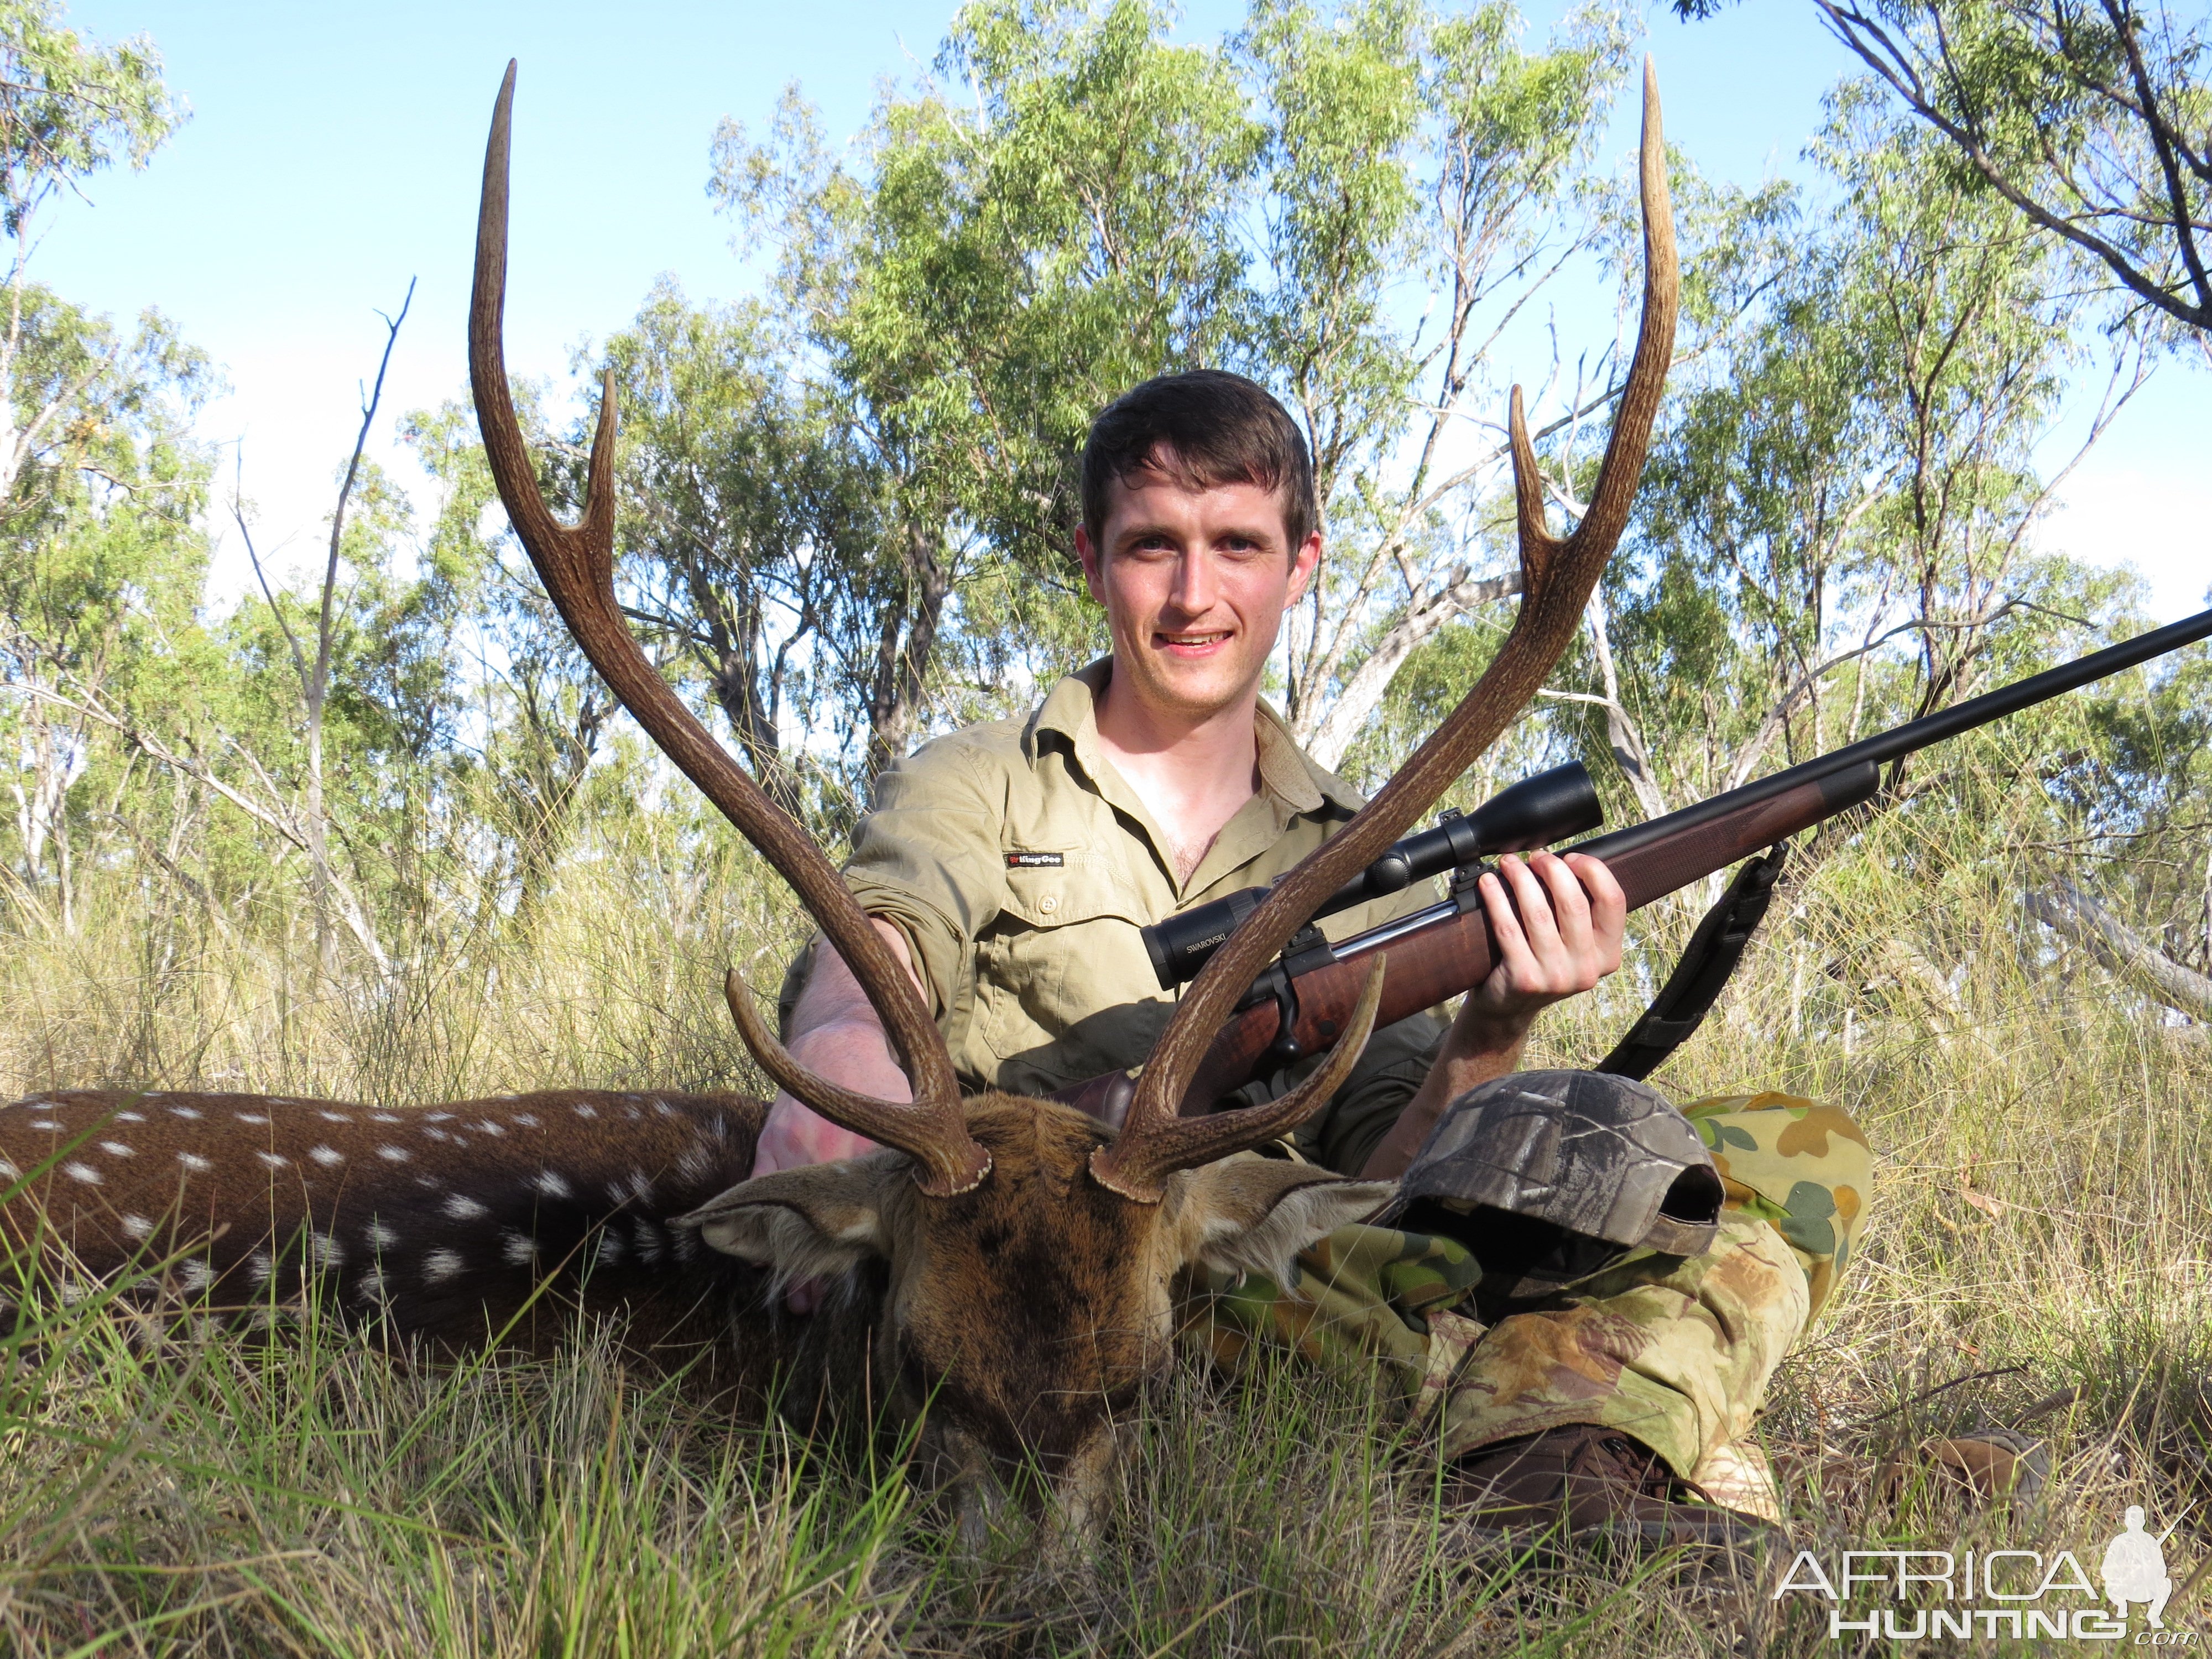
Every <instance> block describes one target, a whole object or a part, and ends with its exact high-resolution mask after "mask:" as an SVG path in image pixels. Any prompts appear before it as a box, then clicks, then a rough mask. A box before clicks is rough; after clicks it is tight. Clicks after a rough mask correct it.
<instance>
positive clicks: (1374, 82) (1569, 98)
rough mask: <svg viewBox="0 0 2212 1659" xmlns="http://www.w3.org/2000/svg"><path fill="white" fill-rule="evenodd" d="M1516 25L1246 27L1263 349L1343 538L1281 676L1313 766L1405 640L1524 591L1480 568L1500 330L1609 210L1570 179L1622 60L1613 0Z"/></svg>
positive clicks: (1398, 8) (1328, 752)
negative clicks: (1555, 19)
mask: <svg viewBox="0 0 2212 1659" xmlns="http://www.w3.org/2000/svg"><path fill="white" fill-rule="evenodd" d="M1520 28H1521V20H1520V18H1519V15H1518V14H1517V13H1516V12H1515V11H1514V10H1513V9H1511V8H1510V7H1509V6H1506V5H1504V4H1497V3H1492V4H1486V5H1480V6H1478V7H1475V8H1474V9H1469V10H1467V11H1464V12H1450V11H1443V10H1438V9H1431V8H1428V7H1425V6H1419V5H1413V4H1401V3H1375V4H1369V5H1364V6H1359V7H1355V8H1352V9H1348V10H1347V11H1346V12H1345V13H1344V14H1343V15H1340V16H1337V17H1329V16H1327V15H1323V14H1322V13H1320V12H1318V11H1316V9H1312V8H1310V7H1307V6H1303V5H1299V6H1279V5H1273V4H1263V5H1262V6H1261V7H1259V8H1257V9H1255V12H1254V15H1253V16H1252V18H1251V20H1250V22H1249V25H1248V27H1247V28H1246V30H1245V31H1244V33H1243V34H1242V35H1241V36H1240V37H1239V38H1238V39H1237V41H1235V42H1234V43H1233V45H1232V51H1233V52H1235V53H1236V56H1237V59H1238V61H1239V63H1240V65H1241V67H1242V69H1243V74H1244V76H1245V79H1246V82H1247V84H1248V85H1249V87H1250V88H1252V94H1253V97H1254V100H1255V104H1256V105H1257V106H1258V107H1260V108H1261V109H1262V110H1264V111H1265V112H1267V117H1266V118H1267V124H1268V133H1267V147H1266V149H1265V152H1264V167H1265V171H1264V173H1263V175H1262V177H1261V179H1260V180H1259V189H1258V197H1257V202H1258V207H1259V212H1260V216H1261V221H1262V223H1263V224H1264V227H1265V231H1264V235H1263V237H1262V239H1261V249H1260V257H1259V258H1258V259H1257V260H1256V261H1255V271H1254V276H1253V280H1252V283H1251V286H1252V289H1253V294H1252V299H1251V302H1250V311H1251V314H1252V317H1253V327H1252V330H1251V335H1250V338H1249V346H1248V349H1249V362H1250V363H1251V366H1252V368H1253V369H1254V371H1255V373H1256V374H1258V375H1259V377H1260V378H1261V379H1262V380H1269V381H1271V382H1273V383H1274V384H1276V385H1278V386H1280V387H1281V388H1282V390H1283V391H1284V392H1285V394H1286V396H1287V398H1288V399H1289V401H1290V403H1291V407H1292V409H1293V410H1296V411H1297V414H1298V415H1299V416H1300V418H1301V419H1302V421H1303V422H1304V425H1305V427H1306V428H1307V431H1308V434H1309V435H1310V438H1311V441H1312V443H1313V447H1314V457H1315V464H1316V487H1317V489H1318V492H1319V494H1320V496H1321V500H1322V509H1323V515H1324V518H1325V519H1326V520H1327V523H1328V533H1329V538H1330V544H1331V553H1330V556H1329V561H1328V566H1327V568H1326V569H1325V572H1324V574H1323V576H1322V580H1319V581H1317V582H1316V585H1315V587H1314V592H1313V597H1312V599H1311V600H1310V602H1309V604H1308V605H1307V607H1306V608H1305V611H1304V617H1303V626H1302V627H1301V628H1300V629H1297V630H1296V631H1295V632H1294V635H1293V637H1292V639H1291V643H1290V646H1289V648H1288V653H1287V655H1288V672H1287V676H1286V684H1285V702H1286V705H1287V706H1286V711H1285V712H1286V713H1287V714H1289V716H1290V718H1291V727H1292V730H1293V731H1294V732H1296V733H1297V735H1298V736H1299V737H1300V738H1301V739H1302V740H1303V741H1304V742H1305V744H1307V746H1308V747H1309V748H1310V750H1311V751H1312V752H1313V753H1314V754H1315V756H1316V757H1317V758H1318V759H1320V760H1321V762H1322V763H1323V764H1324V765H1335V764H1337V763H1340V761H1341V759H1342V758H1343V757H1344V756H1345V754H1346V750H1348V748H1349V746H1350V744H1351V742H1352V738H1353V736H1354V735H1355V734H1356V733H1357V732H1358V731H1359V730H1360V728H1361V727H1362V726H1364V724H1365V723H1366V722H1367V720H1368V719H1369V717H1370V714H1372V713H1373V711H1374V709H1375V708H1376V705H1377V704H1378V703H1379V702H1381V701H1382V698H1383V695H1384V693H1385V691H1386V690H1387V689H1388V688H1389V684H1390V683H1391V681H1392V679H1393V678H1395V675H1396V674H1397V672H1398V671H1399V668H1400V667H1401V665H1402V664H1403V663H1404V662H1405V660H1406V659H1407V657H1408V656H1409V655H1410V654H1411V653H1413V651H1414V650H1416V649H1418V648H1419V647H1420V646H1421V644H1422V643H1423V642H1424V641H1426V640H1428V639H1430V638H1431V637H1432V636H1433V635H1435V634H1436V632H1437V629H1440V628H1442V627H1443V625H1444V624H1446V623H1449V622H1451V621H1453V620H1454V619H1455V618H1456V617H1461V616H1463V615H1465V614H1467V613H1468V612H1469V611H1473V610H1474V609H1475V608H1476V607H1478V606H1480V605H1483V604H1485V603H1487V602H1489V601H1492V600H1496V599H1502V598H1504V596H1505V595H1507V594H1509V593H1510V592H1512V591H1513V581H1512V579H1511V578H1510V576H1503V577H1497V578H1492V579H1489V580H1485V579H1484V578H1483V577H1482V576H1481V575H1480V574H1477V573H1475V571H1474V566H1475V565H1476V564H1477V563H1478V562H1481V560H1482V553H1481V548H1482V544H1483V526H1484V518H1485V508H1486V507H1487V506H1488V502H1487V501H1486V495H1487V494H1488V493H1489V491H1490V490H1491V489H1492V486H1493V484H1494V479H1495V471H1496V468H1497V465H1498V462H1499V461H1500V460H1501V459H1502V456H1503V447H1502V442H1501V433H1502V425H1503V422H1502V421H1500V420H1499V418H1498V416H1500V414H1501V413H1502V408H1501V405H1502V399H1503V392H1504V388H1503V386H1501V385H1499V384H1498V381H1497V380H1496V377H1495V376H1494V374H1492V372H1491V371H1492V363H1491V362H1490V353H1491V350H1492V347H1493V346H1494V345H1495V343H1496V341H1497V338H1498V332H1499V331H1500V329H1501V328H1502V327H1503V326H1504V325H1505V324H1506V323H1507V322H1508V321H1509V320H1510V319H1511V318H1512V317H1513V316H1514V315H1516V313H1518V312H1520V311H1521V310H1522V309H1523V308H1524V307H1527V306H1528V304H1529V302H1530V301H1531V300H1532V299H1533V298H1534V295H1535V294H1536V291H1537V290H1538V289H1540V288H1541V285H1542V284H1543V283H1544V282H1545V281H1547V279H1548V278H1549V277H1550V276H1553V275H1554V274H1555V273H1556V272H1557V271H1558V270H1559V268H1560V267H1561V265H1562V264H1564V263H1565V261H1566V260H1567V259H1568V258H1571V257H1572V256H1573V255H1574V254H1575V253H1576V252H1578V251H1580V250H1581V249H1582V248H1583V247H1584V246H1586V245H1587V244H1588V243H1589V240H1590V239H1591V238H1592V236H1593V235H1594V234H1595V231H1596V230H1597V228H1598V222H1597V219H1596V216H1595V215H1594V214H1593V213H1591V212H1589V210H1588V207H1589V204H1588V203H1587V202H1586V201H1584V200H1583V199H1580V192H1578V191H1577V185H1578V184H1579V183H1581V182H1583V173H1584V169H1585V168H1586V167H1587V166H1588V165H1589V162H1590V161H1591V159H1592V155H1593V152H1594V149H1595V144H1596V142H1597V138H1598V136H1599V133H1600V131H1601V123H1602V118H1603V117H1604V115H1605V114H1606V113H1607V108H1608V101H1609V99H1610V96H1611V94H1613V92H1614V91H1615V90H1616V89H1617V88H1618V86H1619V83H1620V78H1621V76H1622V73H1623V71H1624V70H1625V69H1626V64H1627V58H1628V52H1627V46H1628V40H1627V36H1626V31H1625V28H1624V27H1623V26H1622V24H1621V23H1620V20H1619V19H1618V18H1617V17H1616V16H1615V15H1613V14H1611V13H1608V12H1604V11H1600V10H1589V11H1585V12H1582V13H1579V14H1577V15H1575V16H1573V17H1571V18H1570V19H1569V20H1568V21H1567V22H1566V23H1565V25H1564V26H1563V27H1562V28H1561V30H1560V32H1559V34H1558V36H1557V37H1556V38H1555V40H1553V42H1552V43H1550V45H1549V46H1547V48H1546V49H1543V50H1541V51H1534V52H1531V51H1526V50H1524V49H1523V48H1522V46H1521V45H1520V44H1519V40H1518V36H1519V33H1520ZM1604 401H1605V394H1604V392H1602V391H1600V392H1598V395H1597V396H1596V397H1595V398H1593V399H1589V402H1591V403H1592V404H1594V405H1595V408H1592V409H1584V410H1579V411H1578V412H1580V413H1583V414H1585V415H1587V414H1592V413H1595V410H1596V408H1601V407H1602V405H1603V404H1604ZM1572 424H1573V422H1572V421H1571V420H1570V421H1567V422H1558V421H1555V422H1552V423H1550V425H1548V426H1547V427H1546V428H1543V431H1542V435H1543V436H1546V437H1548V436H1550V435H1552V434H1553V432H1557V431H1564V430H1565V429H1566V428H1568V427H1570V426H1571V425H1572ZM1509 568H1510V566H1509Z"/></svg>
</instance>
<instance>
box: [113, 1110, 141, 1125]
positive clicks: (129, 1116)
mask: <svg viewBox="0 0 2212 1659" xmlns="http://www.w3.org/2000/svg"><path fill="white" fill-rule="evenodd" d="M115 1121H117V1122H118V1123H143V1122H144V1121H146V1114H145V1113H143V1112H118V1113H117V1114H116V1115H115Z"/></svg>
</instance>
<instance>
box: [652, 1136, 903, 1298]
mask: <svg viewBox="0 0 2212 1659" xmlns="http://www.w3.org/2000/svg"><path fill="white" fill-rule="evenodd" d="M910 1172H911V1165H910V1164H909V1162H908V1159H907V1158H906V1156H905V1155H904V1154H903V1153H900V1152H875V1153H871V1154H868V1155H866V1156H865V1157H861V1158H846V1159H844V1160H842V1162H839V1163H836V1164H810V1165H809V1166H807V1167H806V1168H805V1169H801V1170H779V1171H777V1173H775V1175H769V1176H760V1177H758V1178H757V1180H752V1181H746V1182H739V1183H738V1185H737V1186H734V1187H732V1188H730V1189H729V1191H727V1192H726V1193H724V1194H721V1195H720V1197H719V1198H713V1199H709V1200H708V1201H707V1202H706V1203H704V1204H702V1205H701V1206H699V1207H698V1208H697V1209H696V1210H694V1211H692V1212H691V1213H690V1214H689V1215H687V1216H682V1217H679V1218H678V1225H682V1226H693V1227H696V1228H697V1229H698V1230H699V1237H702V1238H703V1239H705V1240H706V1241H707V1243H708V1244H710V1245H712V1246H713V1247H714V1249H718V1250H720V1251H721V1252H723V1253H724V1254H725V1255H733V1256H736V1257H737V1258H738V1260H739V1261H750V1262H752V1263H754V1264H755V1265H757V1266H758V1267H772V1268H774V1269H775V1278H776V1283H777V1284H778V1285H782V1284H784V1283H786V1282H787V1281H789V1280H791V1279H815V1278H829V1277H833V1276H835V1275H836V1274H839V1273H844V1272H846V1271H847V1270H848V1269H849V1268H852V1267H858V1266H859V1265H860V1263H861V1262H863V1261H866V1260H867V1259H868V1258H869V1257H871V1256H884V1255H890V1243H891V1236H892V1232H893V1230H894V1229H895V1227H896V1225H897V1218H898V1216H899V1215H901V1214H902V1213H903V1212H904V1208H905V1199H906V1195H907V1194H908V1193H909V1192H910V1191H911V1190H912V1188H913V1186H914V1183H913V1181H912V1180H911V1179H910Z"/></svg>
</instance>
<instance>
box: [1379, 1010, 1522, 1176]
mask: <svg viewBox="0 0 2212 1659" xmlns="http://www.w3.org/2000/svg"><path fill="white" fill-rule="evenodd" d="M1463 1024H1468V1022H1467V1018H1466V1015H1465V1013H1464V1012H1462V1015H1461V1017H1460V1018H1459V1019H1456V1020H1455V1021H1453V1022H1452V1028H1451V1030H1450V1031H1449V1033H1447V1034H1446V1036H1445V1038H1444V1045H1443V1048H1442V1049H1440V1050H1439V1051H1438V1052H1437V1058H1436V1063H1435V1064H1434V1065H1432V1066H1430V1067H1429V1074H1428V1076H1427V1077H1426V1078H1425V1079H1422V1082H1421V1086H1420V1087H1419V1089H1417V1090H1415V1091H1414V1092H1413V1098H1412V1099H1411V1100H1409V1101H1407V1103H1406V1109H1405V1110H1404V1111H1402V1112H1401V1113H1399V1114H1398V1121H1396V1122H1395V1123H1394V1124H1392V1125H1391V1126H1390V1129H1389V1133H1387V1134H1385V1135H1384V1136H1383V1139H1381V1140H1380V1141H1379V1142H1377V1143H1376V1147H1375V1150H1374V1151H1373V1152H1370V1153H1369V1154H1368V1158H1367V1164H1366V1166H1365V1167H1364V1169H1362V1170H1360V1171H1359V1176H1360V1179H1361V1180H1363V1181H1390V1180H1395V1178H1396V1177H1397V1176H1401V1175H1403V1174H1405V1172H1406V1166H1407V1164H1411V1163H1412V1162H1413V1154H1414V1153H1416V1152H1419V1151H1420V1150H1421V1143H1422V1142H1423V1141H1425V1140H1426V1139H1428V1138H1429V1131H1430V1130H1431V1129H1433V1128H1435V1127H1437V1119H1438V1118H1440V1117H1442V1116H1443V1110H1444V1108H1445V1107H1446V1106H1448V1105H1449V1104H1450V1103H1452V1102H1453V1101H1455V1100H1456V1099H1458V1098H1459V1097H1460V1096H1462V1095H1463V1094H1465V1093H1466V1092H1467V1091H1468V1090H1469V1089H1472V1088H1474V1086H1475V1085H1478V1084H1482V1083H1487V1082H1489V1081H1490V1080H1491V1079H1492V1078H1500V1077H1504V1075H1505V1074H1506V1073H1509V1072H1516V1071H1518V1070H1520V1069H1521V1053H1522V1049H1524V1048H1527V1047H1528V1026H1527V1025H1526V1024H1521V1025H1519V1026H1518V1029H1517V1030H1516V1029H1513V1028H1504V1029H1499V1028H1496V1027H1489V1028H1485V1027H1483V1026H1481V1025H1480V1024H1475V1025H1473V1026H1471V1027H1470V1028H1469V1029H1468V1030H1465V1031H1462V1029H1461V1028H1462V1025H1463Z"/></svg>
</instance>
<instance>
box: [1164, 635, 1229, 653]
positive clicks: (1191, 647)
mask: <svg viewBox="0 0 2212 1659" xmlns="http://www.w3.org/2000/svg"><path fill="white" fill-rule="evenodd" d="M1152 637H1153V638H1154V639H1155V640H1158V641H1159V642H1160V643H1161V644H1162V645H1164V646H1165V647H1167V648H1168V649H1169V650H1170V651H1205V650H1209V649H1211V648H1212V647H1214V646H1217V645H1222V644H1225V643H1226V642H1227V641H1228V639H1229V635H1227V634H1226V633H1220V634H1155V635H1152Z"/></svg>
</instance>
